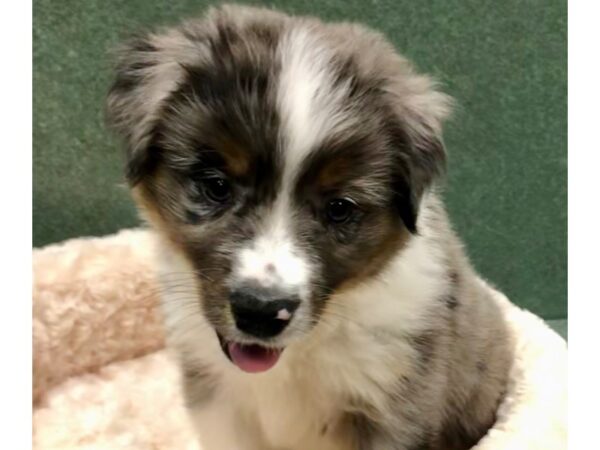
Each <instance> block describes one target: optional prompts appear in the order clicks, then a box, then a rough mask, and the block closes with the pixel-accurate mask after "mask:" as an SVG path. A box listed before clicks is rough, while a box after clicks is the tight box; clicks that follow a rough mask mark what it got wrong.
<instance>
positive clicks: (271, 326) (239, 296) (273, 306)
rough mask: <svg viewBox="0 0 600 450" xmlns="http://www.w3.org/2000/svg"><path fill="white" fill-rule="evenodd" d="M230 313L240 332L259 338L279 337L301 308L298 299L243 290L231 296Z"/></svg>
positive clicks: (236, 291)
mask: <svg viewBox="0 0 600 450" xmlns="http://www.w3.org/2000/svg"><path fill="white" fill-rule="evenodd" d="M229 299H230V303H231V311H232V313H233V317H234V320H235V324H236V326H237V327H238V329H239V330H241V331H243V332H244V333H248V334H250V335H252V336H256V337H259V338H270V337H273V336H277V335H278V334H279V333H281V332H282V331H283V329H284V328H285V327H287V325H288V324H289V322H290V319H291V318H292V315H293V314H294V312H295V311H296V309H298V306H299V305H300V299H299V298H298V297H297V296H289V295H288V296H285V297H283V298H282V297H281V296H277V295H275V294H274V293H271V292H268V291H256V290H247V289H243V290H242V289H240V290H235V291H233V292H231V293H230V296H229Z"/></svg>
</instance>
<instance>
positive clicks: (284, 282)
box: [107, 6, 513, 450]
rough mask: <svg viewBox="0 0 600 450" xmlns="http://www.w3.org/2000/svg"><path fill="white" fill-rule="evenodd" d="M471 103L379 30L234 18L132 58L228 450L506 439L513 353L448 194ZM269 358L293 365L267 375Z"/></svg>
mask: <svg viewBox="0 0 600 450" xmlns="http://www.w3.org/2000/svg"><path fill="white" fill-rule="evenodd" d="M449 104H450V101H449V99H448V98H447V97H446V96H445V95H444V94H442V93H440V92H439V91H438V90H437V89H436V87H435V84H434V83H433V82H432V81H431V80H430V79H429V78H428V77H426V76H423V75H420V74H418V73H416V71H415V70H414V69H413V68H412V66H411V65H410V64H409V63H408V62H407V61H406V60H405V59H404V58H402V57H401V56H399V55H398V54H397V53H396V52H395V51H394V49H393V48H392V46H391V45H390V44H388V43H387V42H386V41H385V40H384V38H383V37H382V36H380V35H379V34H377V33H375V32H372V31H369V30H367V29H365V28H363V27H361V26H358V25H352V24H325V23H323V22H320V21H318V20H316V19H311V18H293V17H290V16H287V15H284V14H281V13H277V12H273V11H269V10H258V9H253V8H243V7H230V6H225V7H220V8H217V9H212V10H211V11H209V12H208V14H207V15H206V17H205V18H202V19H199V20H196V21H190V22H187V23H184V24H183V25H181V26H180V27H178V28H174V29H171V30H167V31H164V32H159V33H155V34H149V35H147V36H143V37H141V38H138V39H137V40H135V41H133V42H131V43H129V44H128V45H126V46H125V47H124V49H123V51H122V56H121V59H120V61H119V65H118V67H117V74H116V81H115V83H114V85H113V88H112V89H111V92H110V94H109V99H108V110H107V112H108V117H109V119H110V120H111V122H112V124H113V125H114V127H115V129H116V130H117V131H118V132H119V133H120V134H121V135H122V136H123V138H124V139H125V141H126V144H127V154H128V161H127V173H128V178H129V181H130V183H131V186H132V188H133V191H134V194H135V196H136V199H137V201H138V203H139V205H140V207H141V209H142V211H143V212H144V214H145V215H146V217H147V218H148V220H149V221H150V222H151V223H152V224H153V226H154V227H155V228H156V229H157V230H158V231H159V232H160V235H161V246H162V247H161V250H160V255H161V259H162V261H161V278H162V283H163V286H164V293H163V295H162V301H163V306H164V311H165V316H166V325H167V330H168V338H169V342H170V343H171V345H172V346H173V347H174V348H175V349H176V350H177V351H178V357H179V360H180V363H181V365H182V371H183V377H184V389H185V397H186V401H187V405H188V407H189V409H190V413H191V416H192V418H193V421H194V423H195V424H196V425H197V428H198V431H199V435H200V436H201V438H202V442H203V444H204V446H205V447H206V448H207V449H208V450H211V449H222V448H227V449H238V450H267V449H284V448H285V449H288V450H292V449H298V450H300V449H307V448H314V449H320V450H334V449H340V450H341V449H350V448H354V449H360V450H367V449H368V450H389V449H398V450H416V449H430V450H438V449H440V450H441V449H445V450H463V449H467V448H470V447H471V446H473V445H474V444H475V443H477V441H478V440H479V439H480V438H481V437H482V436H483V435H485V433H486V432H487V430H488V429H489V428H490V427H491V426H492V425H493V423H494V420H495V413H496V410H497V407H498V405H499V404H500V402H501V400H502V396H503V395H504V393H505V391H506V388H507V379H508V372H509V368H510V366H511V362H512V360H513V354H512V352H513V345H512V343H511V341H510V335H509V332H508V329H507V325H506V323H505V321H504V320H503V318H502V314H501V313H500V310H499V308H498V305H497V303H495V302H494V301H493V300H492V295H491V293H490V290H489V289H487V288H486V287H485V285H484V284H483V283H482V282H481V280H480V279H479V277H478V276H477V274H476V273H474V271H473V270H472V268H471V266H470V265H469V262H468V261H467V258H466V257H465V256H464V253H463V251H462V248H461V245H460V243H459V241H458V239H457V238H456V236H455V235H454V233H453V231H452V229H451V227H450V225H449V223H448V219H447V217H446V214H445V212H444V208H443V206H442V203H441V201H440V200H439V196H438V194H437V193H436V191H435V180H436V178H437V176H438V175H439V174H440V173H441V172H442V171H443V168H444V162H445V152H444V148H443V144H442V138H441V127H442V121H443V120H444V118H445V117H446V116H447V114H448V112H449ZM272 305H285V308H283V307H282V309H281V310H280V311H279V312H281V313H283V317H286V319H285V323H284V322H283V321H282V320H280V319H279V315H278V317H277V318H272V317H271V316H270V315H271V314H272V313H273V311H274V310H273V307H272ZM290 311H291V313H290ZM278 314H279V313H278ZM292 315H293V316H292ZM249 318H250V319H249ZM248 348H252V349H256V348H260V349H261V351H264V352H266V351H270V352H276V353H277V354H279V353H280V352H281V351H282V350H283V353H281V358H280V360H279V361H278V362H277V364H275V366H274V367H273V368H271V369H270V370H268V371H266V372H264V373H260V374H253V375H249V374H248V373H245V372H242V371H240V370H239V368H243V365H242V364H241V363H240V362H239V361H240V359H239V358H237V357H236V354H239V352H244V351H246V352H248V351H249V350H244V349H248ZM236 350H237V351H238V352H237V353H236ZM228 358H229V359H230V360H231V361H233V362H235V363H236V365H237V366H238V367H236V366H235V365H234V364H231V362H230V361H229V360H228ZM244 370H246V369H244Z"/></svg>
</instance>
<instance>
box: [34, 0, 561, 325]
mask: <svg viewBox="0 0 600 450" xmlns="http://www.w3.org/2000/svg"><path fill="white" fill-rule="evenodd" d="M210 3H215V2H207V1H197V0H196V1H166V0H128V1H117V0H85V1H81V0H34V2H33V5H34V15H33V44H34V47H33V58H34V59H33V61H34V78H33V86H34V100H33V115H34V127H33V130H34V135H33V174H34V182H33V244H34V245H35V246H40V245H44V244H47V243H50V242H55V241H59V240H63V239H66V238H69V237H73V236H80V235H102V234H106V233H111V232H114V231H116V230H118V229H120V228H123V227H130V226H134V225H136V223H138V221H137V217H136V214H135V212H134V209H133V206H132V203H131V201H130V199H129V197H128V195H127V192H126V190H125V189H124V187H123V185H122V183H123V178H122V174H121V162H122V161H121V155H120V151H119V148H118V145H117V144H116V141H115V139H113V137H112V136H111V135H110V134H109V133H108V132H107V131H106V130H105V128H104V125H103V117H102V107H103V101H104V95H105V93H106V91H107V88H108V86H109V83H110V81H111V73H110V70H109V68H110V60H109V57H108V52H109V50H110V49H111V48H113V47H114V46H115V44H116V43H117V42H119V40H120V39H122V38H123V37H124V36H127V35H128V34H129V33H132V32H135V31H138V30H140V29H143V28H144V27H146V26H151V25H156V24H169V23H174V22H176V21H177V20H178V19H179V18H181V17H182V16H189V15H190V14H194V13H197V12H200V11H202V9H203V8H204V7H205V6H206V5H207V4H210ZM246 3H248V2H246ZM253 3H255V4H256V3H262V4H267V5H272V6H277V7H280V8H282V9H284V10H287V11H289V12H296V13H307V14H312V15H318V16H321V17H322V18H324V19H338V20H340V19H344V20H354V21H360V22H363V23H366V24H368V25H370V26H372V27H374V28H377V29H379V30H381V31H383V32H384V33H385V34H386V35H387V36H389V38H390V39H391V40H392V41H393V42H394V43H395V44H396V46H397V47H398V49H400V51H401V52H403V53H404V54H405V55H406V56H408V57H409V58H410V59H412V60H413V61H414V62H415V63H416V65H417V66H418V67H419V68H420V69H421V70H423V71H426V72H429V73H432V74H434V75H435V76H437V77H438V79H439V80H441V81H442V82H443V84H444V86H445V90H446V91H447V92H448V93H450V94H451V95H452V96H454V97H455V98H456V99H457V102H458V109H457V111H456V114H455V115H454V118H453V119H452V121H451V122H450V123H449V124H448V126H447V131H446V143H447V147H448V151H449V154H450V167H449V169H450V170H449V179H448V181H447V194H446V196H447V200H448V205H449V209H450V213H451V216H452V218H453V221H454V224H455V226H456V228H457V229H458V231H459V233H460V234H461V235H462V237H463V238H464V240H465V241H466V243H467V248H468V251H469V254H470V255H471V257H472V259H473V261H474V263H475V265H476V266H477V268H478V269H479V270H480V272H481V273H482V274H483V275H484V276H485V277H487V278H488V279H490V280H491V281H492V282H493V283H494V284H496V285H497V286H499V287H500V288H501V289H502V290H503V291H504V292H505V293H506V294H507V295H508V296H509V297H510V298H511V299H512V300H513V301H515V302H516V303H518V304H520V305H523V306H525V307H527V308H529V309H531V310H533V311H534V312H536V313H538V314H541V315H542V316H543V317H545V318H546V319H550V320H552V319H556V320H558V321H556V322H552V323H553V324H554V325H555V326H556V327H557V328H558V329H560V330H562V331H563V333H566V321H564V320H561V319H565V318H566V316H567V292H566V286H567V270H566V269H567V256H566V248H567V246H566V240H567V195H566V192H567V186H566V185H567V2H566V1H562V0H561V1H547V0H521V1H516V0H502V1H497V0H436V1H425V0H423V1H413V0H395V1H394V0H372V1H363V0H351V1H342V0H280V1H275V2H253Z"/></svg>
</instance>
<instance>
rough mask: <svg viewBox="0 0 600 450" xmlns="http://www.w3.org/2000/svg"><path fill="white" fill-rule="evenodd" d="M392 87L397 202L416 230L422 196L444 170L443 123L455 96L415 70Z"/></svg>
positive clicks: (414, 231) (401, 215)
mask: <svg viewBox="0 0 600 450" xmlns="http://www.w3.org/2000/svg"><path fill="white" fill-rule="evenodd" d="M389 89H390V91H389V94H391V96H392V98H393V104H392V109H393V116H394V118H393V123H394V125H393V126H394V132H393V141H394V142H393V144H394V146H395V147H396V151H397V155H398V170H397V175H396V178H395V180H394V187H393V188H394V192H395V194H396V195H395V204H396V207H397V209H398V212H399V214H400V217H401V218H402V221H403V222H404V224H405V226H406V227H407V228H408V230H409V231H410V232H411V233H416V232H417V216H418V212H419V204H420V201H421V198H422V196H423V194H424V192H425V191H426V190H427V189H428V188H429V187H430V186H431V185H432V183H433V182H434V180H435V179H436V178H437V177H438V176H440V175H442V174H443V173H444V171H445V167H446V151H445V148H444V144H443V140H442V123H443V121H444V119H446V118H447V116H448V115H449V114H450V110H451V104H452V99H451V98H450V97H449V96H447V95H445V94H443V93H441V92H440V91H438V90H437V89H436V86H435V83H434V82H433V81H432V80H431V79H430V78H428V77H426V76H422V75H416V74H415V73H414V72H409V74H408V75H403V76H402V77H399V78H398V79H397V80H395V81H394V82H393V83H392V84H391V86H390V87H389Z"/></svg>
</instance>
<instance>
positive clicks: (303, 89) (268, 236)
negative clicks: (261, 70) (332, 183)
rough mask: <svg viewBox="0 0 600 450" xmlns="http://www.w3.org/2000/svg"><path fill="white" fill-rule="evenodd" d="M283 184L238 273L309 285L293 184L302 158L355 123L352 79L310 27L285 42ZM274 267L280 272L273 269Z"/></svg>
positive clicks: (280, 95) (280, 93)
mask: <svg viewBox="0 0 600 450" xmlns="http://www.w3.org/2000/svg"><path fill="white" fill-rule="evenodd" d="M278 50H279V58H280V61H281V73H280V79H279V82H278V90H277V107H278V109H279V113H280V117H281V127H280V131H279V132H280V138H281V139H280V151H281V156H282V162H283V168H282V169H283V173H282V179H283V183H282V186H281V187H280V190H279V192H278V196H277V199H276V201H275V204H274V206H273V208H272V209H271V211H270V212H269V214H268V216H266V217H264V218H263V220H264V222H263V224H262V227H261V229H260V231H259V233H258V234H257V237H256V239H255V240H254V242H253V243H252V244H251V245H250V246H249V247H248V248H246V249H244V250H242V251H241V252H240V256H239V259H238V263H239V264H238V269H237V274H236V275H237V276H238V277H239V278H241V279H254V280H257V281H259V282H260V283H261V284H263V285H265V286H277V285H279V286H281V287H288V288H289V287H292V286H294V287H297V288H299V289H300V291H301V292H302V291H304V290H305V289H306V288H307V286H306V285H307V282H308V274H309V269H310V267H309V266H310V265H309V263H308V262H307V258H306V255H303V254H302V252H301V250H300V249H299V248H298V246H297V242H295V241H294V239H293V232H294V231H293V220H294V218H293V208H292V204H293V202H292V198H291V197H292V193H293V185H294V183H295V181H296V177H297V175H298V170H299V168H300V167H301V166H302V162H303V161H304V160H305V159H306V157H307V156H308V155H309V154H310V153H311V152H312V151H314V150H315V149H317V148H318V146H319V144H321V143H322V142H323V141H324V140H325V138H326V137H327V136H328V135H330V134H332V133H334V132H336V131H339V130H340V129H341V127H350V126H352V125H353V122H352V121H351V120H350V116H349V115H348V114H347V111H346V110H344V100H345V99H346V97H347V92H348V89H349V83H343V82H342V83H339V82H338V83H336V82H335V73H334V67H333V65H332V60H333V56H334V55H333V52H332V50H331V49H330V48H328V47H327V46H326V45H325V44H324V42H323V41H322V40H320V38H319V36H318V35H317V31H316V30H314V29H311V27H310V25H305V24H303V25H301V26H297V27H295V28H292V29H291V30H290V31H289V32H287V33H286V35H285V36H284V37H283V38H282V41H281V43H280V44H279V49H278ZM269 266H271V267H273V268H274V270H268V267H269Z"/></svg>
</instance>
